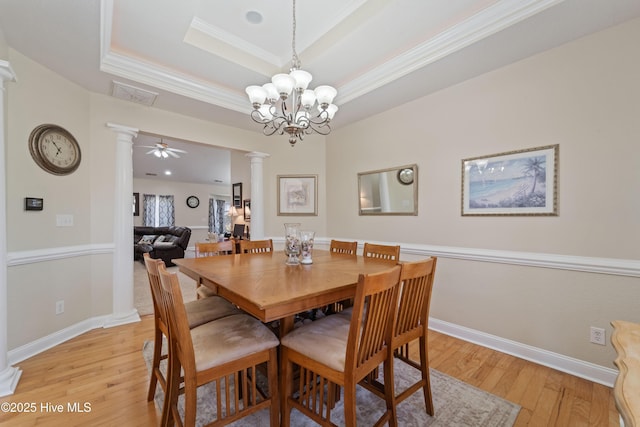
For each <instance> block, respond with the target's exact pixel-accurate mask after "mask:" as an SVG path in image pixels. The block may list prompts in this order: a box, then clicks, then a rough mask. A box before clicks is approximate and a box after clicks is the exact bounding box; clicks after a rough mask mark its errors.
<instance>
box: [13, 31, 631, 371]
mask: <svg viewBox="0 0 640 427" xmlns="http://www.w3.org/2000/svg"><path fill="white" fill-rule="evenodd" d="M639 37H640V21H638V20H636V21H633V22H631V23H628V24H626V25H623V26H620V27H618V28H614V29H611V30H608V31H605V32H603V33H601V34H597V35H594V36H590V37H587V38H584V39H581V40H578V41H576V42H574V43H571V44H569V45H566V46H563V47H561V48H559V49H555V50H552V51H549V52H546V53H543V54H541V55H537V56H535V57H532V58H529V59H527V60H524V61H520V62H518V63H515V64H512V65H510V66H508V67H504V68H502V69H500V70H497V71H494V72H491V73H488V74H486V75H483V76H481V77H478V78H476V79H472V80H469V81H467V82H464V83H462V84H459V85H457V86H455V87H452V88H449V89H447V90H443V91H441V92H438V93H436V94H434V95H432V96H428V97H424V98H421V99H418V100H416V101H414V102H412V103H409V104H406V105H404V106H401V107H399V108H396V109H394V110H391V111H388V112H386V113H383V114H382V115H380V116H378V117H375V118H372V119H370V120H366V121H362V122H359V123H356V124H353V125H351V126H349V127H345V128H342V129H338V130H335V131H334V132H333V133H332V134H331V135H330V136H329V137H327V138H324V137H319V136H316V137H313V136H309V137H307V138H306V139H305V141H303V142H299V143H298V144H297V145H296V147H295V148H291V147H290V146H289V144H288V143H287V140H286V138H285V137H277V136H273V137H270V138H267V137H264V136H262V135H261V134H260V133H259V132H248V131H244V130H239V129H234V128H230V127H227V126H223V125H219V124H214V123H211V122H205V121H201V120H196V119H192V118H189V117H185V116H181V115H178V114H174V113H169V112H165V111H161V110H157V109H154V108H148V107H142V106H139V105H136V104H133V103H128V102H124V101H120V100H117V99H114V98H111V97H108V96H103V95H97V94H92V93H87V92H86V91H84V90H83V89H82V88H80V87H78V86H75V85H73V84H71V83H69V82H67V81H65V80H64V79H62V78H60V77H59V76H57V75H56V74H55V73H52V72H51V71H49V70H47V69H45V68H43V67H41V66H39V65H38V64H35V63H33V62H32V61H30V60H29V59H27V58H25V57H24V56H22V55H21V54H19V53H17V52H15V51H12V50H11V49H9V50H8V60H9V62H10V63H11V66H12V67H13V69H14V70H15V72H16V75H17V77H18V82H17V83H8V84H7V93H8V113H7V116H8V137H7V146H8V147H7V182H8V192H7V209H8V213H7V215H8V227H7V228H8V251H9V255H10V265H9V271H8V297H9V313H8V323H9V331H8V335H9V336H8V339H9V342H8V344H9V349H14V348H16V347H18V346H21V345H23V344H26V343H30V342H33V341H35V340H37V339H40V338H43V337H46V336H48V335H51V334H54V333H56V332H57V331H60V330H62V329H64V328H66V327H70V326H72V325H74V324H76V323H78V322H80V321H82V320H83V319H87V318H90V317H95V316H100V315H107V314H110V313H111V311H112V308H111V304H112V303H111V292H112V280H113V279H112V256H113V254H112V251H109V250H104V249H102V248H103V246H106V247H108V246H109V245H112V244H113V217H114V212H113V207H112V206H113V203H112V201H113V199H114V175H115V170H114V169H115V134H114V133H113V132H112V131H111V130H109V129H108V128H107V127H106V123H114V124H119V125H125V126H131V127H134V128H138V129H140V130H143V131H146V132H150V133H155V134H169V135H173V136H175V137H177V138H182V139H185V140H190V141H195V142H202V143H207V144H212V145H216V146H221V147H228V148H234V149H237V150H239V151H242V152H249V151H259V152H264V153H267V154H269V156H270V157H268V158H267V159H266V160H265V162H264V176H265V182H264V190H265V192H264V199H265V212H264V214H265V235H266V236H273V237H280V236H282V234H283V229H282V224H283V223H285V222H301V223H302V224H303V227H304V228H309V229H314V230H315V231H316V232H317V235H318V236H327V237H338V238H353V239H359V240H361V241H363V240H376V241H386V242H399V243H400V244H402V245H403V246H405V247H408V246H411V245H413V246H415V247H421V246H424V247H426V248H442V247H459V248H471V249H474V250H476V251H480V252H483V251H484V252H485V253H486V254H490V253H491V251H492V250H493V251H503V252H504V251H506V252H510V253H511V252H513V251H516V252H514V253H521V254H522V258H523V259H524V260H525V261H526V259H527V256H528V254H534V255H535V254H538V255H539V254H551V255H553V254H561V255H566V256H582V257H596V258H602V259H603V260H604V262H610V263H611V262H614V261H615V260H616V259H619V260H622V261H624V260H638V259H639V258H640V256H639V255H640V252H639V249H638V245H637V241H638V238H639V237H640V236H639V234H638V233H639V231H638V230H639V228H638V227H637V218H639V217H640V200H639V199H638V198H637V197H634V194H635V192H634V190H635V189H636V187H637V185H638V182H640V179H639V178H640V167H638V166H639V165H638V160H637V159H638V158H639V156H638V144H637V135H638V134H640V121H638V119H637V118H638V116H639V114H638V113H639V112H640V111H639V105H640V104H639V103H638V101H637V100H638V99H640V80H638V79H637V76H638V75H640V73H639V72H640V53H639V52H638V50H637V49H636V47H635V45H634V41H635V40H638V38H639ZM0 52H2V49H1V44H0ZM44 122H47V123H49V122H52V123H57V124H60V125H62V126H64V127H66V128H67V129H68V130H70V131H71V132H72V133H73V134H74V135H75V136H76V138H77V139H78V141H79V142H80V145H81V148H82V150H83V151H82V154H83V162H82V164H81V166H80V168H79V169H78V171H77V172H76V173H74V174H72V175H70V176H68V177H54V176H53V175H49V174H46V173H45V172H43V171H41V170H40V169H39V168H38V167H37V166H36V165H35V164H34V163H33V161H32V159H31V158H30V155H29V151H28V147H27V138H28V135H29V132H30V131H31V130H32V129H33V127H35V126H36V125H37V124H40V123H44ZM556 143H557V144H560V168H559V169H560V171H559V172H560V173H559V184H560V189H559V200H560V202H559V206H560V207H559V212H560V214H559V216H557V217H540V218H538V217H505V218H489V217H485V218H473V217H461V216H460V178H461V176H460V175H461V170H460V168H461V159H464V158H467V157H474V156H479V155H485V154H491V153H499V152H504V151H510V150H515V149H519V148H529V147H536V146H541V145H547V144H556ZM411 163H417V164H418V167H419V171H420V172H419V191H420V195H419V198H420V204H419V215H418V216H416V217H413V216H410V217H401V218H399V217H379V216H371V217H359V216H358V215H357V200H358V199H357V173H358V172H361V171H366V170H373V169H380V168H386V167H390V166H397V165H406V164H411ZM282 174H311V175H318V213H319V215H318V216H308V217H307V216H304V217H285V216H277V215H276V212H277V204H276V203H277V178H276V177H277V175H282ZM241 179H242V182H243V184H244V183H245V179H246V177H245V176H244V175H243V176H242V177H241ZM246 187H247V188H243V190H244V191H245V194H248V193H247V191H248V190H249V189H250V184H249V183H246ZM636 192H637V191H636ZM25 196H35V197H43V198H44V200H45V210H44V211H43V212H40V213H33V212H24V211H23V210H22V203H23V198H24V197H25ZM245 198H246V197H245ZM201 203H202V198H201ZM57 213H72V214H73V215H74V219H75V225H74V227H71V228H69V229H65V228H58V227H55V214H57ZM76 246H79V247H80V248H85V247H86V248H87V250H86V253H81V254H75V255H73V256H64V257H61V258H60V259H51V260H46V261H39V260H38V256H39V255H40V254H42V253H44V254H45V255H47V256H49V255H51V254H54V255H55V254H57V253H58V252H60V251H62V252H64V250H65V248H68V247H76ZM16 258H20V259H22V260H25V263H24V264H16V263H14V264H11V260H12V259H16ZM54 258H55V257H54ZM407 258H410V256H407ZM611 259H613V261H611ZM523 263H524V261H523ZM516 264H517V263H516ZM70 272H73V273H70ZM58 299H65V301H66V304H65V305H66V307H65V308H66V310H65V313H64V314H63V315H60V316H55V315H54V307H55V301H56V300H58ZM639 300H640V286H639V283H638V278H637V277H625V276H614V275H610V274H594V273H587V272H573V271H568V270H564V269H555V268H554V269H549V268H537V267H530V266H523V265H504V264H501V263H495V262H483V261H468V260H463V259H459V258H456V257H449V258H447V257H446V256H445V257H442V258H441V262H440V263H439V266H438V273H437V279H436V288H435V294H434V299H433V305H432V315H433V317H434V318H435V319H437V320H441V321H446V322H451V323H452V324H456V325H460V326H466V327H469V328H472V329H475V330H478V331H481V332H486V333H489V334H492V335H495V336H497V337H502V338H504V339H507V340H513V341H516V342H520V343H523V344H528V345H531V346H534V347H537V348H539V349H542V350H548V351H551V352H556V353H558V354H561V355H566V356H569V357H575V358H577V359H580V360H584V361H587V362H592V363H595V364H599V365H602V366H605V367H611V366H612V364H611V361H612V360H613V358H614V353H613V350H612V349H611V346H610V345H607V346H606V347H600V346H595V345H593V344H589V343H588V328H589V326H591V325H594V326H600V327H605V328H606V329H607V332H610V327H609V326H608V322H609V321H611V320H613V319H616V318H621V319H627V320H632V321H640V317H639V316H640V315H639V314H638V310H637V301H639Z"/></svg>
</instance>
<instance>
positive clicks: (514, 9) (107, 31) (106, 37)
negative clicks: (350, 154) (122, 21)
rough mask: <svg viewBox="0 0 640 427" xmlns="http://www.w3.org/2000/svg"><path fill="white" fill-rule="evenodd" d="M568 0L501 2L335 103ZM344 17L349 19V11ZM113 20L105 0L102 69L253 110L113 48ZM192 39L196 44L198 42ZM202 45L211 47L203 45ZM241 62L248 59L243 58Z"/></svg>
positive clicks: (202, 27)
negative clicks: (347, 15) (347, 16)
mask: <svg viewBox="0 0 640 427" xmlns="http://www.w3.org/2000/svg"><path fill="white" fill-rule="evenodd" d="M563 1H565V0H503V1H498V2H496V3H495V4H494V5H492V6H490V7H488V8H486V9H484V10H482V11H480V12H479V13H477V14H475V15H473V16H471V17H470V18H469V19H467V20H465V21H463V22H461V23H460V24H457V25H455V26H453V27H451V28H449V29H447V30H445V31H443V32H442V33H440V34H439V35H437V36H436V37H434V38H432V39H430V40H428V41H426V42H424V43H422V44H420V45H418V46H416V47H414V48H412V49H410V50H408V51H407V52H405V53H403V54H401V55H398V56H396V57H395V58H392V59H390V60H389V61H387V62H385V63H384V64H382V65H380V66H378V67H376V68H374V69H372V70H370V71H368V72H365V73H363V74H361V75H359V76H358V77H356V78H355V79H353V80H351V81H349V82H347V83H345V84H344V85H342V86H340V87H337V89H338V98H337V100H336V101H337V102H336V105H341V104H344V103H347V102H349V101H352V100H354V99H356V98H358V97H360V96H363V95H365V94H367V93H369V92H372V91H374V90H376V89H378V88H380V87H382V86H384V85H386V84H388V83H390V82H393V81H394V80H397V79H399V78H401V77H403V76H405V75H407V74H409V73H411V72H413V71H416V70H418V69H420V68H423V67H425V66H426V65H428V64H431V63H433V62H435V61H437V60H439V59H442V58H444V57H446V56H447V55H450V54H452V53H454V52H457V51H459V50H461V49H463V48H465V47H467V46H469V45H471V44H473V43H475V42H477V41H479V40H482V39H484V38H486V37H488V36H490V35H492V34H495V33H497V32H499V31H501V30H503V29H505V28H507V27H509V26H511V25H513V24H515V23H517V22H520V21H522V20H524V19H527V18H529V17H531V16H533V15H535V14H537V13H539V12H541V11H543V10H545V9H547V8H549V7H552V6H554V5H556V4H559V3H562V2H563ZM358 6H360V3H357V2H356V3H354V5H353V6H352V8H351V9H349V11H350V10H352V9H353V8H356V9H357V7H358ZM345 13H346V12H345ZM340 18H341V19H344V14H343V15H341V16H340ZM112 23H113V0H102V14H101V63H100V70H101V71H104V72H107V73H111V74H114V75H117V76H119V77H122V78H127V79H130V80H133V81H136V82H140V83H144V84H147V85H149V86H153V87H156V88H159V89H163V90H166V91H169V92H172V93H175V94H178V95H182V96H186V97H188V98H192V99H196V100H199V101H203V102H206V103H209V104H213V105H217V106H219V107H223V108H227V109H230V110H233V111H236V112H240V113H244V114H249V112H250V106H249V103H248V102H247V100H246V97H245V96H244V93H240V92H236V91H231V90H228V89H226V88H224V87H222V86H218V85H215V84H212V83H207V82H203V81H197V80H195V79H193V77H192V76H189V75H187V74H181V73H178V72H176V71H174V70H171V69H167V68H162V67H159V66H157V65H155V64H151V63H147V62H144V61H142V60H139V59H136V58H133V57H130V56H127V55H124V54H122V53H117V52H114V51H112V50H111V31H112V30H111V26H112ZM190 30H193V31H197V32H199V33H201V34H203V35H204V36H205V37H208V38H213V39H215V40H217V42H218V43H224V44H225V45H227V46H230V47H231V48H235V49H238V50H239V51H241V52H242V55H241V56H246V57H247V58H250V57H251V58H254V61H250V62H257V63H261V64H264V66H263V67H260V66H256V68H258V70H257V71H258V72H263V73H264V72H266V71H265V70H262V68H265V67H267V66H268V65H267V64H269V65H270V66H275V67H276V68H281V67H282V66H283V65H282V64H283V62H282V59H281V58H277V57H276V56H274V55H271V54H269V53H268V52H266V51H264V50H263V49H260V48H258V47H257V46H253V45H251V44H248V43H246V42H245V41H243V40H241V39H240V38H238V37H236V36H233V35H231V34H229V33H227V32H224V31H222V30H220V29H217V28H216V27H213V26H211V25H208V24H207V23H206V22H204V21H202V20H200V19H198V18H194V20H193V21H192V23H191V27H190ZM188 42H189V43H193V40H189V41H188ZM198 45H200V43H198ZM199 47H200V48H203V49H205V50H208V49H206V48H204V47H202V46H199ZM236 59H237V58H236ZM247 61H249V59H247ZM238 63H248V62H246V61H240V62H238ZM250 68H253V67H250ZM267 74H269V73H267ZM239 90H240V88H239Z"/></svg>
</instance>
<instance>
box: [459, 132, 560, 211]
mask: <svg viewBox="0 0 640 427" xmlns="http://www.w3.org/2000/svg"><path fill="white" fill-rule="evenodd" d="M558 151H559V145H557V144H556V145H547V146H544V147H537V148H529V149H525V150H518V151H510V152H507V153H500V154H492V155H488V156H482V157H475V158H470V159H464V160H462V215H463V216H474V215H475V216H481V215H493V216H499V215H521V216H533V215H546V216H555V215H558V154H559V153H558Z"/></svg>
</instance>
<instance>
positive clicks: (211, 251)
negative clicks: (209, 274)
mask: <svg viewBox="0 0 640 427" xmlns="http://www.w3.org/2000/svg"><path fill="white" fill-rule="evenodd" d="M235 253H236V242H234V241H233V240H224V241H222V242H210V243H200V242H198V243H196V257H205V256H214V255H229V254H231V255H233V254H235Z"/></svg>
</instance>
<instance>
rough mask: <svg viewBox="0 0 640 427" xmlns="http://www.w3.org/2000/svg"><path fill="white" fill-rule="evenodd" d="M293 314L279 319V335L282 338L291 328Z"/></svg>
mask: <svg viewBox="0 0 640 427" xmlns="http://www.w3.org/2000/svg"><path fill="white" fill-rule="evenodd" d="M294 318H295V316H287V317H283V318H282V319H280V334H279V337H280V338H282V337H284V336H285V335H287V334H288V333H289V332H291V331H292V330H293V320H294Z"/></svg>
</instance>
